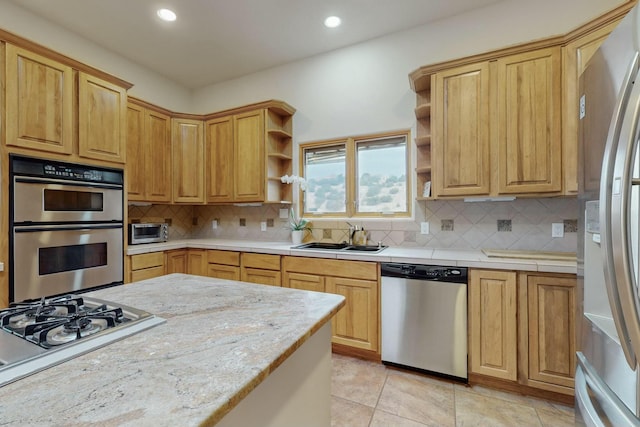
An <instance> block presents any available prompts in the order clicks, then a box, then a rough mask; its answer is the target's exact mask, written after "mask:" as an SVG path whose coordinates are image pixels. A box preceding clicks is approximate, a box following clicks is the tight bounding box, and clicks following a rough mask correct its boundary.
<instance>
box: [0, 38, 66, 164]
mask: <svg viewBox="0 0 640 427" xmlns="http://www.w3.org/2000/svg"><path fill="white" fill-rule="evenodd" d="M73 123H74V122H73V70H72V69H71V67H68V66H66V65H62V64H59V63H57V62H55V61H52V60H50V59H47V58H45V57H43V56H40V55H37V54H35V53H31V52H29V51H27V50H24V49H21V48H18V47H15V46H13V45H10V44H7V45H6V144H7V145H12V146H16V147H23V148H31V149H36V150H41V151H48V152H52V153H62V154H71V151H72V147H73Z"/></svg>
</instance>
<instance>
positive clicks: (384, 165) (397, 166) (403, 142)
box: [356, 136, 408, 213]
mask: <svg viewBox="0 0 640 427" xmlns="http://www.w3.org/2000/svg"><path fill="white" fill-rule="evenodd" d="M356 151H357V157H358V158H357V170H358V182H357V184H356V188H357V190H356V191H357V192H358V194H357V200H358V212H362V213H371V212H385V213H391V212H408V206H407V139H406V137H404V136H402V137H392V138H385V139H378V140H368V141H359V142H357V150H356Z"/></svg>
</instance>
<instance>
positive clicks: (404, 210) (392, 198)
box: [300, 131, 411, 217]
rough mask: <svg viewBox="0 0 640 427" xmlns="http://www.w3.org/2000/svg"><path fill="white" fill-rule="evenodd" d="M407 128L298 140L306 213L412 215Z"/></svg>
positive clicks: (337, 215) (353, 215)
mask: <svg viewBox="0 0 640 427" xmlns="http://www.w3.org/2000/svg"><path fill="white" fill-rule="evenodd" d="M408 140H409V131H402V132H395V133H389V134H384V135H368V136H361V137H353V138H346V139H339V140H330V141H319V142H313V143H306V144H301V145H300V153H301V162H300V163H301V165H302V169H303V170H302V174H303V176H304V177H305V179H306V181H307V189H306V191H305V192H304V193H303V200H302V203H303V213H304V215H305V216H319V217H322V216H325V217H345V216H346V217H381V216H385V217H386V216H389V215H392V216H410V214H411V212H410V209H409V206H410V204H409V199H410V190H409V189H410V188H411V186H410V185H409V182H408V176H409V174H408V173H407V172H408V170H409V158H410V157H409V147H408V144H407V141H408Z"/></svg>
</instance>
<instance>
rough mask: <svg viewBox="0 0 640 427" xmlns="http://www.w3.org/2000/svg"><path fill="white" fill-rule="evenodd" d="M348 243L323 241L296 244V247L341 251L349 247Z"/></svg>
mask: <svg viewBox="0 0 640 427" xmlns="http://www.w3.org/2000/svg"><path fill="white" fill-rule="evenodd" d="M348 247H349V244H348V243H323V242H312V243H304V244H302V245H298V246H294V248H295V249H327V250H332V251H339V250H341V249H345V248H348Z"/></svg>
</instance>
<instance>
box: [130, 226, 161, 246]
mask: <svg viewBox="0 0 640 427" xmlns="http://www.w3.org/2000/svg"><path fill="white" fill-rule="evenodd" d="M168 239H169V224H166V223H139V224H129V244H130V245H139V244H141V243H157V242H166V241H167V240H168Z"/></svg>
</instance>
